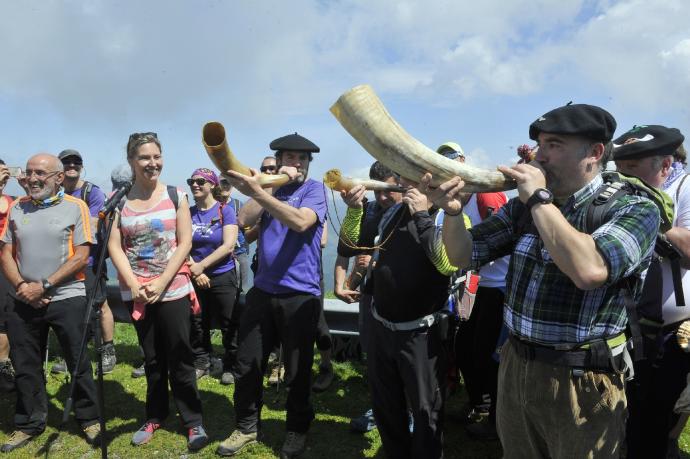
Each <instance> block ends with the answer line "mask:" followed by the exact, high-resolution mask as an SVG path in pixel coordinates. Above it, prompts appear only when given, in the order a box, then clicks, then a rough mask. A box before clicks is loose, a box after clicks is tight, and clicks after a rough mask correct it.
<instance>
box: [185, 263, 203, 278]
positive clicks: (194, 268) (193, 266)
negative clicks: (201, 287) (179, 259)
mask: <svg viewBox="0 0 690 459" xmlns="http://www.w3.org/2000/svg"><path fill="white" fill-rule="evenodd" d="M187 266H189V271H191V273H192V278H193V279H194V278H196V277H199V276H201V275H202V274H204V267H203V266H202V265H201V263H195V262H193V261H188V262H187Z"/></svg>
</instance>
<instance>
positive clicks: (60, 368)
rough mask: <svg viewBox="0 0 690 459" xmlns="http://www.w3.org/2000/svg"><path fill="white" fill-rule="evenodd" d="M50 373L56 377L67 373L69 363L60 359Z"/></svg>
mask: <svg viewBox="0 0 690 459" xmlns="http://www.w3.org/2000/svg"><path fill="white" fill-rule="evenodd" d="M50 372H51V373H53V374H54V375H59V374H62V373H67V363H66V362H65V359H60V360H58V361H57V362H55V363H54V364H53V367H52V368H51V369H50Z"/></svg>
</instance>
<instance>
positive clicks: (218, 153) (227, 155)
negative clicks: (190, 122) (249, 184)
mask: <svg viewBox="0 0 690 459" xmlns="http://www.w3.org/2000/svg"><path fill="white" fill-rule="evenodd" d="M201 142H202V143H203V144H204V148H205V149H206V153H208V157H209V158H211V161H213V164H215V165H216V167H217V168H218V170H220V172H221V173H224V172H227V171H235V172H238V173H240V174H242V175H251V172H250V171H249V168H248V167H246V166H245V165H243V164H242V163H241V162H240V161H239V160H238V159H237V158H236V157H235V155H234V154H233V153H232V150H230V146H228V142H227V139H226V137H225V128H224V127H223V125H222V124H221V123H219V122H217V121H211V122H210V123H206V124H204V128H203V129H202V130H201ZM289 180H290V178H289V177H288V176H287V175H285V174H280V175H268V174H261V175H259V183H260V184H261V186H262V187H263V188H271V187H274V186H280V185H285V184H286V183H287V182H288V181H289Z"/></svg>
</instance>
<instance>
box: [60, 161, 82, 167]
mask: <svg viewBox="0 0 690 459" xmlns="http://www.w3.org/2000/svg"><path fill="white" fill-rule="evenodd" d="M62 165H63V166H79V167H81V166H83V165H84V163H82V162H81V161H79V160H75V159H66V160H64V161H62Z"/></svg>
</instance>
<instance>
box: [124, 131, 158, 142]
mask: <svg viewBox="0 0 690 459" xmlns="http://www.w3.org/2000/svg"><path fill="white" fill-rule="evenodd" d="M144 137H153V138H154V139H157V138H158V134H156V133H155V132H135V133H134V134H132V135H130V136H129V142H131V141H132V140H139V139H142V138H144Z"/></svg>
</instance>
